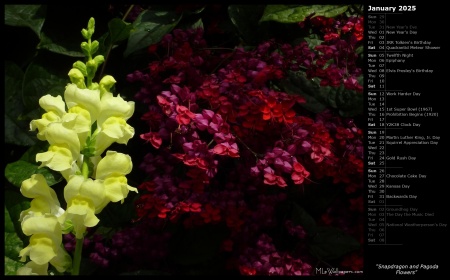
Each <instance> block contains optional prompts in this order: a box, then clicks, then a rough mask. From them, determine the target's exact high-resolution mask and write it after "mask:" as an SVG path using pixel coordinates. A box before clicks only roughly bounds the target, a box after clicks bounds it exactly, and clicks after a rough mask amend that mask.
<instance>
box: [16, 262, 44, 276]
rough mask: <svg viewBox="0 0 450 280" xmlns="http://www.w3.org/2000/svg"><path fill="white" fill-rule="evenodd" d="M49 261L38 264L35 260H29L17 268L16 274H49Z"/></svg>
mask: <svg viewBox="0 0 450 280" xmlns="http://www.w3.org/2000/svg"><path fill="white" fill-rule="evenodd" d="M47 271H48V263H45V264H37V263H35V262H34V261H29V262H27V263H26V264H25V265H24V266H22V267H21V268H19V269H17V272H16V275H48V272H47Z"/></svg>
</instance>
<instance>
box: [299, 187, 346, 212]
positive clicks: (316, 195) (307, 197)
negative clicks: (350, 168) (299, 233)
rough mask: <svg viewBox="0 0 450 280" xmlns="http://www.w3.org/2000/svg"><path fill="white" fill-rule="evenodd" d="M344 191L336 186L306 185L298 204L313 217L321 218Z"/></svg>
mask: <svg viewBox="0 0 450 280" xmlns="http://www.w3.org/2000/svg"><path fill="white" fill-rule="evenodd" d="M342 191H343V190H342V188H340V187H339V186H337V185H335V184H318V185H306V186H305V189H304V195H302V196H301V197H300V198H299V201H298V202H299V203H300V204H301V205H303V207H305V209H307V210H308V213H310V214H311V215H312V216H313V217H320V216H321V215H322V214H323V213H324V212H325V211H326V210H327V209H328V207H329V206H330V204H331V203H332V202H333V201H334V200H335V199H336V198H337V196H338V195H339V194H340V193H341V192H342Z"/></svg>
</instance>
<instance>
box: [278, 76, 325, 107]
mask: <svg viewBox="0 0 450 280" xmlns="http://www.w3.org/2000/svg"><path fill="white" fill-rule="evenodd" d="M280 86H281V87H282V88H283V90H284V91H285V92H286V93H287V94H293V95H300V96H302V97H303V98H305V100H306V103H302V104H301V105H302V107H303V108H305V109H307V110H309V111H311V112H313V113H320V112H322V111H323V110H325V109H326V108H327V106H326V104H325V103H324V102H320V101H319V100H317V95H319V91H320V85H319V83H318V82H317V81H316V80H315V79H311V80H310V79H308V78H306V74H305V73H303V72H301V71H298V72H290V73H289V74H288V78H286V79H284V80H283V81H281V83H280Z"/></svg>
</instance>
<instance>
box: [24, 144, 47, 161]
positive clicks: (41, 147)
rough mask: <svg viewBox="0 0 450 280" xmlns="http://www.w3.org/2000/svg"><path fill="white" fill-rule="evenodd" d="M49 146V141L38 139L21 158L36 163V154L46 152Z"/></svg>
mask: <svg viewBox="0 0 450 280" xmlns="http://www.w3.org/2000/svg"><path fill="white" fill-rule="evenodd" d="M48 147H49V143H48V142H47V141H37V142H36V144H34V145H33V146H31V147H30V148H29V149H28V150H27V151H26V152H25V153H23V155H22V156H21V157H20V160H23V161H26V162H29V163H33V164H36V154H37V153H43V152H46V151H47V150H48Z"/></svg>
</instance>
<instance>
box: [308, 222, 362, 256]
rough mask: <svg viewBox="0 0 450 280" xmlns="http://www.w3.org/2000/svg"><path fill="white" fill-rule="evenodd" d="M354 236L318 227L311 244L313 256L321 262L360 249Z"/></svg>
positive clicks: (330, 228)
mask: <svg viewBox="0 0 450 280" xmlns="http://www.w3.org/2000/svg"><path fill="white" fill-rule="evenodd" d="M360 246H361V245H360V244H359V242H358V241H357V240H356V239H355V238H353V237H352V236H350V235H348V234H345V233H344V232H342V231H341V230H339V229H336V228H332V227H318V228H317V233H316V235H315V236H314V237H313V238H312V240H311V242H310V243H309V249H310V252H311V254H312V255H314V256H315V257H317V258H318V259H320V260H334V259H337V258H339V257H341V256H343V255H345V254H347V253H349V252H352V251H355V250H358V249H359V248H360Z"/></svg>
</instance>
